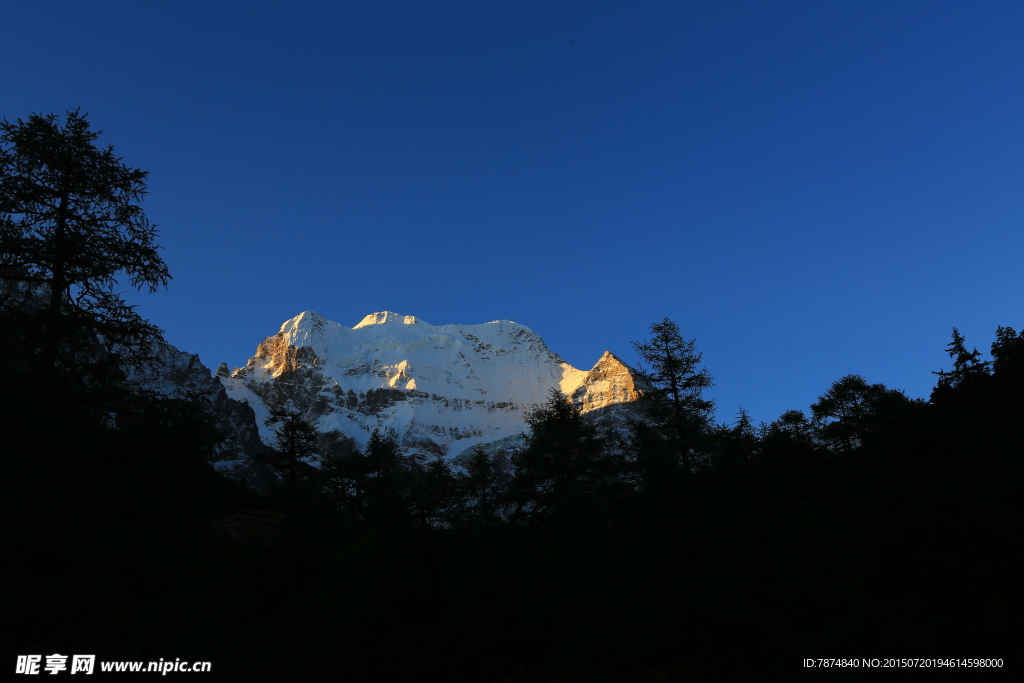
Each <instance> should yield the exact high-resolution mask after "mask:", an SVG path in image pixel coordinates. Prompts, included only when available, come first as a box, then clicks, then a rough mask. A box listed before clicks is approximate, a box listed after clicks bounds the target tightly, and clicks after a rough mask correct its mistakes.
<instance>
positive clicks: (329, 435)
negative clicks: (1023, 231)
mask: <svg viewBox="0 0 1024 683" xmlns="http://www.w3.org/2000/svg"><path fill="white" fill-rule="evenodd" d="M224 374H225V373H223V372H222V371H218V373H217V375H218V376H217V378H216V380H219V381H220V382H221V384H222V385H223V386H224V388H225V390H226V392H227V395H228V396H229V397H231V398H233V399H236V400H238V401H242V402H244V403H246V404H248V406H250V407H251V408H252V410H253V411H254V413H255V416H256V422H257V424H258V425H259V429H260V436H261V438H262V439H263V441H264V442H265V443H268V444H269V443H272V440H273V434H272V433H271V431H270V430H269V429H268V428H267V427H266V426H265V425H264V421H265V420H266V418H267V417H269V416H270V414H271V411H274V410H282V409H286V410H297V411H300V412H302V413H303V414H305V415H306V417H307V418H309V419H310V420H311V421H312V422H313V423H314V424H315V425H316V427H317V430H318V431H319V432H320V434H321V449H322V451H324V452H325V453H330V452H336V453H342V452H347V451H349V450H351V449H352V448H354V447H358V448H362V447H364V446H365V445H366V443H367V442H368V441H369V437H370V434H371V433H372V432H373V431H374V430H375V429H377V430H380V431H381V432H382V433H386V434H389V435H391V436H392V437H394V438H395V439H396V441H397V442H398V443H399V445H400V446H401V447H402V450H403V452H404V454H405V455H408V456H411V457H414V458H416V459H418V460H421V461H423V460H428V459H432V458H434V457H438V456H444V457H453V456H456V455H458V454H459V453H461V452H463V451H465V450H466V449H468V448H471V447H473V446H475V445H477V444H483V443H490V442H494V441H497V440H499V439H507V438H509V437H514V436H515V435H516V434H519V433H520V432H522V431H523V430H524V429H525V417H526V416H527V415H528V414H530V413H531V412H533V411H534V410H536V409H537V408H538V407H539V406H540V405H542V404H543V403H544V402H545V401H546V400H547V398H548V395H549V392H550V390H551V389H552V388H557V389H558V390H559V391H561V392H562V393H563V394H565V395H566V396H568V397H571V398H572V400H573V401H574V402H576V403H578V404H580V405H581V406H582V408H583V410H584V412H588V413H589V412H593V413H595V417H596V416H597V414H598V413H602V412H608V411H609V410H610V409H612V411H613V412H614V409H615V408H616V407H618V408H620V409H621V408H622V407H624V406H626V405H628V404H629V403H630V402H632V401H634V400H635V399H636V398H637V397H638V395H639V393H640V392H642V390H643V388H642V386H640V385H639V382H640V380H639V379H638V376H637V375H636V373H635V372H634V371H633V370H631V369H630V368H629V367H628V366H627V365H626V364H625V363H623V362H622V361H621V360H619V359H618V358H616V357H615V356H614V355H613V354H611V353H608V352H605V354H604V355H603V356H602V357H601V358H600V360H598V362H597V364H596V365H594V367H593V368H592V369H591V370H590V371H582V370H578V369H576V368H574V367H572V366H571V365H569V364H568V363H566V362H565V361H563V360H562V359H561V358H560V357H559V356H558V355H557V354H555V353H553V352H552V351H551V350H549V349H548V347H547V346H546V345H545V344H544V342H543V340H541V338H540V337H539V336H537V335H536V334H535V333H534V332H533V331H531V330H530V329H529V328H527V327H525V326H523V325H520V324H518V323H514V322H511V321H508V320H498V321H494V322H490V323H484V324H480V325H440V326H435V325H430V324H429V323H426V322H424V321H422V320H420V319H418V318H415V317H413V316H401V315H398V314H396V313H391V312H387V311H385V312H380V313H373V314H371V315H368V316H366V317H365V318H363V320H362V321H361V322H360V323H359V324H357V325H356V326H355V327H351V328H349V327H344V326H342V325H339V324H338V323H334V322H331V321H329V320H327V319H325V318H323V317H322V316H320V315H318V314H317V313H313V312H312V311H306V312H304V313H301V314H299V315H298V316H296V317H294V318H292V319H291V320H288V321H286V322H285V323H284V324H283V325H282V326H281V329H280V331H279V332H278V333H277V334H276V335H274V336H272V337H267V339H265V340H264V341H263V342H262V343H261V344H260V345H259V347H258V348H257V349H256V355H254V356H253V357H252V358H251V359H250V360H249V362H248V363H247V364H246V366H245V367H243V368H235V370H234V371H233V372H232V373H231V374H230V377H226V376H224Z"/></svg>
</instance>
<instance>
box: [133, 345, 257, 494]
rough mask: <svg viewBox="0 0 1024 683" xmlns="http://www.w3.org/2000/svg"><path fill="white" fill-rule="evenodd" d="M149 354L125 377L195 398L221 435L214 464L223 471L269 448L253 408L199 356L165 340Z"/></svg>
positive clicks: (169, 393)
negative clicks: (145, 364) (147, 362)
mask: <svg viewBox="0 0 1024 683" xmlns="http://www.w3.org/2000/svg"><path fill="white" fill-rule="evenodd" d="M152 355H153V357H154V358H155V362H154V363H153V365H152V366H151V367H149V368H147V369H146V370H144V371H136V372H135V373H134V374H131V375H129V377H128V381H129V382H130V383H131V384H134V385H135V386H138V387H141V388H143V389H148V390H151V391H156V392H159V393H161V394H164V395H166V396H170V397H171V398H183V399H188V400H191V401H195V402H197V403H198V405H199V406H200V407H201V408H202V409H203V410H204V411H205V412H206V413H207V414H208V415H210V416H211V417H212V418H213V422H214V426H215V427H216V428H217V430H218V431H219V432H220V433H221V435H222V436H223V437H224V440H223V442H222V443H220V444H219V445H218V446H217V449H216V451H215V453H214V462H213V465H214V467H216V468H217V469H218V470H220V471H222V472H232V471H236V470H237V469H238V468H239V467H240V466H242V465H243V464H244V465H246V466H247V465H248V464H249V463H251V461H252V456H253V455H256V454H258V453H261V452H265V451H267V450H268V449H267V446H266V445H265V444H264V443H263V441H262V440H261V439H260V436H259V429H258V427H257V424H256V415H255V413H254V412H253V410H252V408H250V407H249V406H248V404H246V403H245V402H243V401H238V400H235V399H233V398H231V397H230V396H228V392H227V390H226V389H225V388H224V385H223V384H222V383H221V382H220V380H219V379H218V377H214V376H213V375H211V373H210V369H209V368H207V367H206V366H205V365H203V364H202V362H200V360H199V356H197V355H196V354H194V353H187V352H185V351H180V350H178V349H177V348H175V347H174V346H171V345H170V344H168V343H166V342H164V343H163V344H160V345H159V347H158V348H156V349H154V352H153V354H152ZM218 372H220V370H219V369H218ZM226 375H227V372H226V369H225V371H224V376H226ZM250 476H251V474H250Z"/></svg>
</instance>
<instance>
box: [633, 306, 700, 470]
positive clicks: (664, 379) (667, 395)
mask: <svg viewBox="0 0 1024 683" xmlns="http://www.w3.org/2000/svg"><path fill="white" fill-rule="evenodd" d="M651 335H652V336H651V339H650V340H649V341H645V342H633V348H635V349H636V352H637V353H638V354H640V357H641V358H642V359H643V361H644V363H645V364H646V367H645V368H644V369H643V370H642V371H641V374H642V375H643V377H644V379H646V381H647V382H648V383H649V384H650V386H652V387H653V390H652V391H650V392H648V393H647V395H646V396H645V397H644V405H645V407H646V410H647V414H648V421H649V423H650V424H652V425H654V426H655V427H656V428H657V431H658V432H659V433H660V435H661V436H662V437H663V438H665V439H666V440H667V441H668V443H667V444H666V447H667V449H666V450H667V452H669V453H672V454H673V458H674V459H677V460H678V462H680V463H682V466H683V471H684V472H690V471H691V470H692V469H693V467H694V465H695V462H694V453H695V449H696V448H697V447H698V445H699V443H700V441H701V439H702V437H703V436H704V435H706V434H707V432H708V431H709V429H710V427H711V416H712V414H713V412H714V408H715V404H714V402H713V401H710V400H708V399H705V398H704V397H703V395H702V394H703V392H704V390H705V389H707V388H709V387H711V386H712V385H713V384H714V382H713V381H712V379H711V375H710V374H709V373H708V371H707V369H706V368H702V367H700V363H701V358H702V354H700V353H697V349H696V340H695V339H691V340H689V341H687V340H685V339H683V337H682V335H681V334H680V332H679V325H677V324H676V323H674V322H672V321H671V320H669V319H668V318H665V319H664V320H662V321H661V322H660V323H654V324H653V325H651ZM652 436H654V434H652V433H651V432H650V431H649V430H648V431H647V432H646V433H645V434H643V437H645V438H646V439H647V440H648V441H651V437H652ZM651 446H652V444H648V448H650V447H651Z"/></svg>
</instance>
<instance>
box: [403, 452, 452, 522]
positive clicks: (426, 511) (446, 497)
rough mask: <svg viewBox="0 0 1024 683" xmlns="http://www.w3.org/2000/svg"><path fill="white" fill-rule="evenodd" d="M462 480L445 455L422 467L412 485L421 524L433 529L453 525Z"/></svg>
mask: <svg viewBox="0 0 1024 683" xmlns="http://www.w3.org/2000/svg"><path fill="white" fill-rule="evenodd" d="M459 489H460V487H459V480H458V478H457V477H456V476H455V473H454V472H453V471H452V467H451V465H450V464H449V463H448V461H447V460H445V458H444V456H438V457H437V458H434V459H433V460H431V461H430V462H429V463H427V466H426V467H425V468H423V470H422V472H421V474H420V476H419V477H418V478H417V479H416V480H415V481H414V483H413V488H412V499H413V501H412V502H413V507H414V509H415V512H416V517H417V519H418V521H419V523H420V526H421V527H422V528H424V529H430V528H433V527H437V526H450V525H451V524H453V523H454V522H455V521H456V518H457V517H458V513H459V511H460V508H461V507H462V506H461V500H460V496H459V493H460V491H459Z"/></svg>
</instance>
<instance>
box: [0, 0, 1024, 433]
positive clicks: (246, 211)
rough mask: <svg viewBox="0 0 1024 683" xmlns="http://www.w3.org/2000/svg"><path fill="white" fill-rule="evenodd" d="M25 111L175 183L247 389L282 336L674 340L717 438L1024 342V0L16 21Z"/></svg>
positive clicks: (192, 278)
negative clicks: (422, 325) (751, 422)
mask: <svg viewBox="0 0 1024 683" xmlns="http://www.w3.org/2000/svg"><path fill="white" fill-rule="evenodd" d="M0 24H2V25H3V26H4V40H3V41H0V64H2V65H3V67H2V68H0V117H4V118H7V119H8V120H12V119H14V118H17V117H22V116H25V115H27V114H28V113H30V112H62V111H64V110H66V109H69V108H73V107H81V108H82V110H83V111H85V112H88V113H89V114H90V119H91V120H92V121H93V124H94V128H98V129H102V130H104V131H106V132H105V135H104V137H103V140H104V141H105V142H110V143H112V144H114V145H115V147H116V148H117V150H118V153H119V154H121V155H122V156H123V157H124V158H125V161H126V162H127V163H128V164H130V165H132V166H136V167H140V168H143V169H146V170H148V171H150V172H151V175H150V178H149V188H150V192H151V194H150V196H149V197H148V199H147V200H146V202H145V208H146V211H147V215H148V216H149V217H150V219H151V220H152V221H154V222H156V223H159V224H161V228H160V230H161V238H160V243H161V244H162V245H163V246H164V248H165V249H164V252H163V253H164V258H165V260H166V261H167V263H168V264H169V266H170V269H171V273H172V275H173V276H174V280H173V281H172V282H171V285H170V287H169V289H168V290H167V291H161V292H160V293H158V294H153V295H145V296H143V295H132V297H131V300H132V301H134V302H138V303H139V304H140V308H139V310H140V311H141V312H142V314H143V315H144V316H146V317H147V318H149V319H151V320H152V321H153V322H155V323H156V324H158V325H160V326H161V327H163V328H164V329H165V330H166V331H167V337H168V339H169V340H170V341H171V342H172V343H174V344H175V345H177V346H179V347H180V348H182V349H184V350H188V351H192V352H196V353H199V354H200V356H201V357H202V359H203V361H204V362H205V363H206V364H207V365H209V366H211V367H216V365H217V363H218V362H220V361H227V362H228V364H229V365H243V364H244V363H245V361H246V360H247V358H248V357H249V356H250V355H251V354H252V352H253V350H254V349H255V347H256V344H257V343H258V342H259V341H261V340H262V339H263V338H264V337H265V336H268V335H271V334H273V333H275V332H276V331H277V328H278V326H279V325H280V323H281V322H283V321H284V320H285V319H287V318H289V317H291V316H293V315H295V314H297V313H299V312H301V311H303V310H306V309H312V310H315V311H318V312H319V313H321V314H323V315H324V316H326V317H327V318H329V319H331V320H335V321H337V322H340V323H342V324H343V325H349V326H351V325H354V324H355V323H356V322H358V321H359V320H360V319H361V318H362V317H363V316H364V315H366V314H367V313H371V312H374V311H379V310H392V311H396V312H398V313H402V314H406V315H415V316H418V317H420V318H422V319H424V320H426V321H428V322H430V323H434V324H444V323H479V322H485V321H489V320H494V319H500V318H506V319H510V320H515V321H517V322H520V323H523V324H525V325H528V326H529V327H531V328H532V329H534V330H535V331H536V332H538V333H539V334H540V335H541V336H542V337H543V338H544V339H545V340H546V341H547V342H548V344H549V346H550V347H551V348H552V349H553V350H555V351H556V352H558V353H560V354H562V355H563V357H565V359H566V360H567V361H569V362H570V363H572V364H573V365H576V366H577V367H581V368H589V366H590V365H591V364H592V363H594V362H595V361H596V360H597V359H598V357H599V356H600V355H601V353H602V351H604V350H605V349H609V350H611V351H613V352H615V353H617V354H619V355H621V356H622V357H623V358H625V359H627V360H630V359H635V356H634V354H633V352H632V350H631V348H630V344H629V342H630V341H632V340H638V339H642V338H644V337H645V336H646V335H647V333H648V327H649V325H650V324H651V323H652V322H654V321H656V320H660V319H661V318H663V317H666V316H667V317H670V318H672V319H673V320H675V321H676V322H678V323H679V325H680V326H681V328H682V331H683V333H684V335H685V336H686V337H687V338H696V339H697V346H698V348H699V349H700V350H701V351H703V353H704V360H705V364H706V365H707V367H708V369H709V370H710V372H711V374H712V375H713V376H714V377H715V380H716V383H717V386H716V387H715V388H714V390H713V392H712V397H713V398H715V399H716V400H717V401H718V405H719V408H718V418H719V419H720V420H732V416H733V413H735V411H736V410H737V408H738V407H739V406H741V405H742V406H744V407H746V408H747V409H749V410H750V411H751V412H752V414H753V417H754V418H755V419H756V420H771V419H773V418H775V417H777V416H778V415H779V414H780V413H781V412H782V411H784V410H786V409H789V408H806V407H807V405H808V404H809V403H811V402H812V401H814V400H815V398H816V397H817V396H818V395H819V394H821V393H822V392H823V391H824V390H825V389H826V388H827V387H828V385H829V384H830V383H831V382H833V381H834V380H836V379H838V378H839V377H840V376H841V375H843V374H846V373H859V374H863V375H865V376H866V377H867V379H868V380H869V381H872V382H883V383H885V384H886V385H889V386H892V387H896V388H902V389H904V390H906V391H907V393H908V394H910V395H911V396H925V397H926V396H927V394H928V392H929V390H930V387H931V386H932V384H933V380H934V377H933V376H932V375H931V374H930V372H931V371H932V370H937V369H939V368H941V367H947V368H948V367H949V365H950V364H949V359H948V357H946V356H945V354H944V352H943V349H944V347H945V345H946V344H947V342H948V340H949V335H950V330H951V328H952V327H953V326H954V325H956V326H959V327H960V329H961V331H963V332H964V333H966V334H967V337H968V343H969V344H970V345H976V346H978V347H979V348H981V349H982V350H986V351H987V349H988V345H989V344H990V343H991V340H992V338H993V332H994V330H995V327H996V326H997V325H1010V326H1013V327H1016V328H1019V327H1020V326H1022V325H1024V287H1022V285H1024V273H1022V270H1024V269H1022V268H1021V262H1022V255H1024V230H1022V216H1024V3H1021V2H1016V1H1015V2H970V3H967V2H899V1H896V0H886V1H884V2H868V1H865V0H856V1H852V2H818V1H815V2H782V1H773V2H722V1H719V0H716V1H708V2H683V1H681V0H680V1H675V2H660V1H659V2H641V3H636V2H631V3H627V2H614V3H609V2H595V1H588V2H557V1H556V0H545V1H543V2H529V1H518V2H436V1H433V0H432V1H430V2H388V1H382V0H374V2H301V1H299V2H292V3H281V2H253V1H248V2H218V1H216V0H205V1H204V2H189V1H183V0H174V1H173V2H165V1H153V0H150V1H147V2H130V1H127V0H125V1H122V2H106V1H103V0H93V1H90V2H79V1H55V0H34V1H33V2H13V1H9V0H0Z"/></svg>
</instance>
